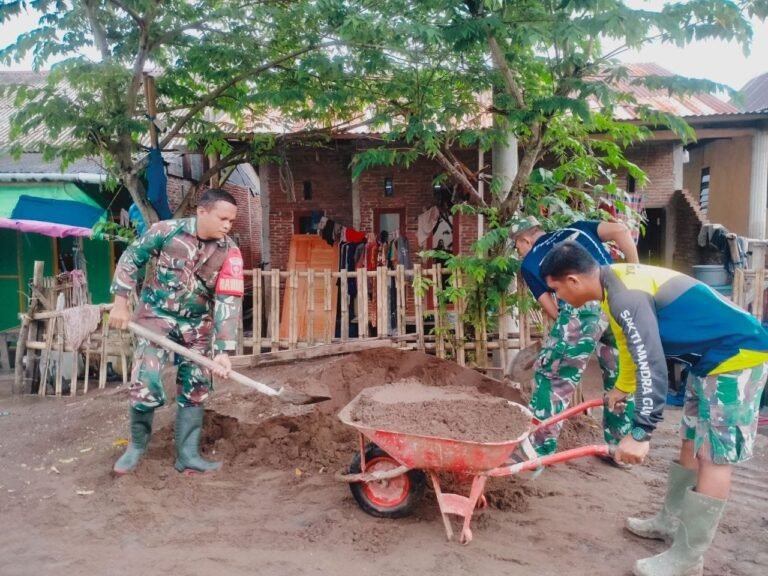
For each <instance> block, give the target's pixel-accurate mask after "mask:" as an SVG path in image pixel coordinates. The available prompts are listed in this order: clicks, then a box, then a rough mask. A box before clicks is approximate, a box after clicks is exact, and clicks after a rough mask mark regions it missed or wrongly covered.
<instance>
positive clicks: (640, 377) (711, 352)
mask: <svg viewBox="0 0 768 576" xmlns="http://www.w3.org/2000/svg"><path fill="white" fill-rule="evenodd" d="M541 271H542V274H543V275H544V277H545V278H546V279H547V283H548V285H549V287H550V288H551V289H552V290H555V292H556V293H557V296H558V297H559V298H562V299H563V300H565V301H566V302H568V303H569V304H571V305H572V306H581V305H582V304H584V303H585V302H591V301H594V300H598V299H599V300H602V307H603V309H604V310H605V312H606V314H608V316H609V318H610V322H611V326H612V327H613V329H614V333H615V334H616V339H617V342H618V345H619V355H620V364H619V377H618V380H617V383H616V387H615V388H614V390H612V391H611V392H610V393H609V394H608V408H609V409H610V410H613V409H615V408H616V407H617V405H618V403H619V402H620V401H621V400H622V399H623V398H624V396H625V395H626V394H630V393H632V392H634V393H635V397H636V403H637V409H636V410H635V413H634V417H633V426H632V429H631V432H630V434H627V436H625V437H624V438H623V439H622V440H621V442H620V443H619V445H618V447H617V449H616V453H615V458H616V460H617V461H618V462H626V463H628V464H639V463H642V462H643V461H644V460H645V458H646V456H647V454H648V450H649V448H650V441H651V436H652V434H653V432H654V429H655V428H656V425H657V424H658V422H659V421H660V420H661V419H662V414H663V411H664V401H665V399H666V396H667V386H668V380H667V364H666V358H676V359H680V360H683V361H684V362H686V363H687V364H688V365H689V366H690V374H691V377H692V380H693V381H692V382H689V383H688V386H687V389H686V394H685V404H684V406H683V418H682V424H681V426H680V435H681V439H682V444H681V447H680V456H679V460H678V461H677V462H674V463H673V464H672V465H671V467H670V470H669V476H668V478H667V492H666V496H665V498H664V505H663V507H662V509H661V511H660V512H658V513H657V514H656V515H655V516H652V517H650V518H628V519H627V524H626V527H627V529H628V530H629V531H630V532H632V533H633V534H636V535H638V536H640V537H642V538H652V539H660V540H666V541H668V542H670V541H671V542H672V546H671V547H670V548H669V549H668V550H667V551H666V552H664V553H662V554H659V555H657V556H653V557H650V558H644V559H642V560H639V561H638V562H637V563H636V564H635V567H634V574H635V575H636V576H700V575H701V574H702V572H703V565H704V553H705V552H706V551H707V549H708V548H709V546H710V544H711V543H712V539H713V538H714V536H715V532H716V531H717V527H718V524H719V522H720V516H721V515H722V512H723V509H724V508H725V503H726V500H727V499H728V495H729V492H730V486H731V473H732V467H733V465H734V464H738V463H740V462H744V461H746V460H748V459H749V458H751V457H752V448H753V445H754V442H755V436H756V435H757V424H758V414H759V406H760V395H761V393H762V391H763V388H764V387H765V381H766V378H767V377H768V332H766V331H765V329H764V328H763V327H762V326H761V325H760V322H759V321H758V320H757V319H756V318H754V317H753V316H752V315H750V314H748V313H747V312H745V311H744V310H741V309H740V308H737V307H736V306H734V305H733V304H732V303H731V302H729V301H727V300H726V299H725V298H723V297H721V296H720V295H719V294H717V293H716V292H715V291H714V290H712V289H711V288H710V287H709V286H706V285H704V284H703V283H701V282H699V281H698V280H694V279H693V278H691V277H689V276H686V275H684V274H680V273H679V272H675V271H673V270H667V269H665V268H656V267H654V266H638V265H632V264H614V265H612V266H600V265H599V264H598V263H597V262H596V261H595V260H594V258H592V256H591V255H590V254H589V253H588V252H587V251H586V250H584V249H583V248H582V247H581V246H579V245H578V244H576V243H574V242H564V243H562V244H560V245H559V246H556V247H555V248H553V250H552V251H551V252H550V254H549V255H548V256H547V257H546V258H545V260H544V261H543V262H542V264H541Z"/></svg>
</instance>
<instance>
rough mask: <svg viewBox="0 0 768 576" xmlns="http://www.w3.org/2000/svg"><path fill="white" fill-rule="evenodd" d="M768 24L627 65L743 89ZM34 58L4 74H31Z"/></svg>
mask: <svg viewBox="0 0 768 576" xmlns="http://www.w3.org/2000/svg"><path fill="white" fill-rule="evenodd" d="M629 4H630V5H633V6H635V7H639V6H645V7H647V8H658V7H659V6H660V5H661V4H663V0H630V1H629ZM36 22H37V16H36V15H34V14H30V13H27V14H24V15H23V16H21V17H19V18H17V19H16V20H15V21H13V22H10V23H7V24H4V25H2V26H0V38H2V39H7V38H15V37H16V36H18V35H19V34H20V33H23V32H25V31H28V30H31V29H32V28H33V27H34V26H35V24H36ZM766 55H768V23H760V22H755V23H754V40H753V45H752V50H751V54H750V55H748V56H745V55H744V54H743V52H742V50H741V48H739V47H738V46H737V45H735V44H728V43H726V42H715V41H712V42H698V43H696V44H692V45H690V46H688V47H686V48H684V49H678V48H674V47H672V46H669V45H661V44H658V43H657V44H651V45H648V46H646V47H644V48H643V49H642V50H641V51H639V52H626V53H624V54H622V55H621V59H622V60H624V61H626V62H655V63H656V64H659V65H661V66H663V67H664V68H667V69H668V70H670V71H672V72H674V73H676V74H682V75H684V76H690V77H692V78H706V79H708V80H713V81H715V82H720V83H722V84H727V85H728V86H731V87H732V88H736V89H739V88H741V87H742V86H744V84H746V83H747V81H748V80H750V79H751V78H753V77H755V76H757V75H759V74H762V73H763V72H768V58H766ZM31 68H32V61H31V58H30V59H27V60H26V61H24V62H20V63H18V64H13V65H11V66H10V67H3V66H0V70H30V69H31Z"/></svg>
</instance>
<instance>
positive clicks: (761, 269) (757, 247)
mask: <svg viewBox="0 0 768 576" xmlns="http://www.w3.org/2000/svg"><path fill="white" fill-rule="evenodd" d="M752 261H753V262H754V266H755V284H754V294H755V299H754V302H753V303H752V314H753V315H754V316H755V317H757V319H758V320H759V321H760V322H762V321H763V307H764V302H765V244H763V243H762V242H756V243H755V244H754V246H753V247H752Z"/></svg>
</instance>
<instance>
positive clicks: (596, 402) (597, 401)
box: [530, 398, 605, 434]
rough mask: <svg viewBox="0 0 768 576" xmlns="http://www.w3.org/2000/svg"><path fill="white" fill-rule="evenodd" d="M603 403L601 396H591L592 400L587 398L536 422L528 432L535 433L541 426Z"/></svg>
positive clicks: (565, 418) (543, 426)
mask: <svg viewBox="0 0 768 576" xmlns="http://www.w3.org/2000/svg"><path fill="white" fill-rule="evenodd" d="M604 405H605V401H604V400H603V399H602V398H593V399H592V400H587V401H586V402H582V403H581V404H577V405H576V406H573V407H571V408H568V409H567V410H563V411H562V412H560V413H558V414H555V415H554V416H552V417H551V418H547V419H546V420H544V421H543V422H538V423H537V424H536V425H535V426H534V427H533V428H532V429H531V431H530V434H535V433H536V432H538V431H539V430H541V429H543V428H549V427H550V426H552V425H553V424H557V423H558V422H562V421H563V420H567V419H568V418H570V417H571V416H575V415H576V414H580V413H581V412H586V411H587V410H589V409H590V408H599V407H601V406H604Z"/></svg>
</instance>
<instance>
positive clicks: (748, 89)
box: [739, 72, 768, 112]
mask: <svg viewBox="0 0 768 576" xmlns="http://www.w3.org/2000/svg"><path fill="white" fill-rule="evenodd" d="M740 93H741V98H742V101H743V104H740V106H739V107H740V108H741V110H743V111H744V112H766V111H768V72H765V73H764V74H760V76H755V77H754V78H752V80H750V81H749V82H747V83H746V85H745V86H744V88H742V89H741V90H740Z"/></svg>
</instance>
